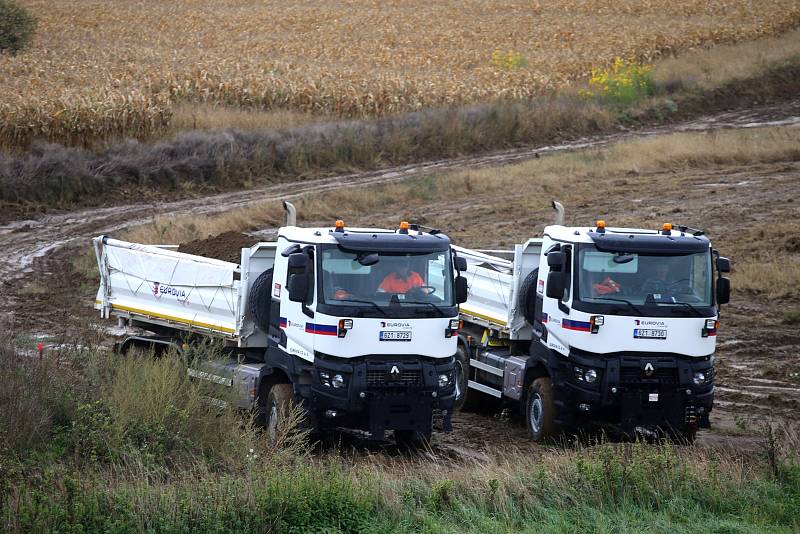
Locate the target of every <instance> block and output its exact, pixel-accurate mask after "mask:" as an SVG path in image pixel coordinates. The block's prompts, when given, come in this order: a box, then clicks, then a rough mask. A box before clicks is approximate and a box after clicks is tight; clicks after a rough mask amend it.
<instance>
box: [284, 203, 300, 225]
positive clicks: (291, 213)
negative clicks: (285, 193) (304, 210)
mask: <svg viewBox="0 0 800 534" xmlns="http://www.w3.org/2000/svg"><path fill="white" fill-rule="evenodd" d="M283 209H285V210H286V226H297V208H295V207H294V204H292V203H291V202H287V201H285V200H284V201H283Z"/></svg>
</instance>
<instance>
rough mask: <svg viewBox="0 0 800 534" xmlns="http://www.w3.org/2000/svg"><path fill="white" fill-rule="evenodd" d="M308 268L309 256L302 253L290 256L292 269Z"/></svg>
mask: <svg viewBox="0 0 800 534" xmlns="http://www.w3.org/2000/svg"><path fill="white" fill-rule="evenodd" d="M306 267H308V255H307V254H303V253H302V252H295V253H293V254H289V268H290V269H305V268H306Z"/></svg>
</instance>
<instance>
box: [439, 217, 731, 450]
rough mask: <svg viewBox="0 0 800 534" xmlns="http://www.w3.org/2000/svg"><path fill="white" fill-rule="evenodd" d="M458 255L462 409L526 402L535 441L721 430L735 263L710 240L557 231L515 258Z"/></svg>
mask: <svg viewBox="0 0 800 534" xmlns="http://www.w3.org/2000/svg"><path fill="white" fill-rule="evenodd" d="M554 207H556V209H558V210H559V211H560V217H559V219H560V220H563V208H561V207H560V205H558V204H557V203H554ZM454 250H456V252H457V254H458V255H459V257H461V258H465V259H466V260H467V262H468V267H467V270H466V273H465V277H466V278H467V280H468V284H469V290H468V299H467V301H466V302H465V303H464V304H463V305H462V306H461V318H462V320H463V327H462V330H461V332H460V334H459V354H458V361H457V362H456V375H457V377H458V380H459V382H460V383H461V388H459V392H460V393H461V392H463V394H460V395H459V398H458V399H457V405H458V406H462V405H464V404H465V403H469V402H472V401H474V400H475V397H476V395H475V393H476V392H480V393H482V394H485V395H490V396H494V397H496V398H498V399H503V400H504V401H505V402H507V403H516V404H518V405H519V407H520V409H521V411H522V413H523V414H524V415H525V417H526V420H527V424H528V427H529V430H530V433H531V436H532V437H533V439H534V440H537V441H539V440H543V439H547V438H552V437H554V436H556V435H557V434H559V433H560V432H561V431H563V430H578V429H581V428H586V427H588V426H597V425H601V426H603V427H605V428H610V429H617V430H619V431H621V432H623V433H625V434H633V433H635V432H637V431H638V432H646V433H651V432H658V431H659V430H666V431H667V432H668V433H670V434H671V435H672V436H674V437H677V438H678V439H681V440H686V441H691V440H693V439H694V436H695V432H696V430H697V429H698V428H699V427H708V426H709V413H710V412H711V409H712V403H713V397H714V350H715V344H716V336H717V329H718V326H719V311H720V305H721V304H725V303H727V302H728V300H729V296H730V282H729V280H728V279H727V278H725V277H723V276H722V273H726V272H728V271H729V270H730V262H729V261H728V259H727V258H724V257H721V256H720V255H719V254H718V253H717V251H715V250H714V249H713V248H712V246H711V243H710V242H709V240H708V238H707V237H706V236H705V235H703V232H701V231H699V230H694V229H691V228H687V227H683V226H676V227H673V226H672V225H670V224H665V225H663V227H662V228H661V229H659V230H650V229H632V228H608V227H606V226H605V223H604V222H603V221H598V222H597V224H596V225H595V226H592V227H567V226H563V224H561V223H560V221H559V224H555V225H552V226H548V227H546V228H545V229H544V236H543V237H542V238H538V239H529V240H528V241H526V242H525V243H522V244H519V245H516V246H515V247H514V250H513V251H511V252H510V253H509V254H508V255H507V257H505V258H504V257H500V256H499V255H498V254H496V251H490V252H492V253H491V254H487V253H485V252H481V251H475V250H468V249H463V248H459V247H454Z"/></svg>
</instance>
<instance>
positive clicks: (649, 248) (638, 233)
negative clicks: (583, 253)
mask: <svg viewBox="0 0 800 534" xmlns="http://www.w3.org/2000/svg"><path fill="white" fill-rule="evenodd" d="M544 235H546V236H548V237H550V238H551V239H553V240H554V241H563V242H567V243H594V244H595V245H596V246H597V248H598V249H600V250H608V251H612V252H641V253H645V254H646V253H675V254H691V253H694V252H703V251H707V250H708V248H709V247H710V246H711V243H710V242H709V240H708V238H707V237H706V236H704V235H702V233H701V232H699V231H697V230H692V229H688V228H683V227H681V229H678V230H675V229H673V230H668V231H666V230H649V229H643V228H620V227H615V228H609V227H606V228H604V229H603V230H602V231H601V230H599V229H598V228H597V227H586V226H560V225H552V226H547V227H546V228H545V229H544Z"/></svg>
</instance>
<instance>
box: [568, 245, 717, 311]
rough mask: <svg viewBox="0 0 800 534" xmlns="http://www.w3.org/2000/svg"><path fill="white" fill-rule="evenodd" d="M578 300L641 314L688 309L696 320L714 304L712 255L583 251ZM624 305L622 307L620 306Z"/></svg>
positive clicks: (581, 250) (703, 253) (590, 246)
mask: <svg viewBox="0 0 800 534" xmlns="http://www.w3.org/2000/svg"><path fill="white" fill-rule="evenodd" d="M577 268H578V269H577V270H578V281H577V286H578V297H579V299H580V300H581V301H582V302H587V303H609V304H611V303H616V304H621V305H625V306H628V307H631V305H633V306H632V307H633V308H634V310H636V309H641V308H642V307H648V306H671V307H682V308H684V309H685V310H686V311H687V314H688V315H691V314H692V313H691V312H692V311H693V310H696V308H699V307H705V308H707V307H709V306H711V305H712V304H713V301H712V296H711V286H712V270H711V254H710V253H708V252H702V253H696V254H685V255H674V256H665V255H646V254H632V253H619V252H616V253H615V252H601V251H599V250H597V249H596V248H595V247H594V245H584V246H581V247H580V253H579V254H578V265H577ZM620 301H622V302H620Z"/></svg>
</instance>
